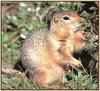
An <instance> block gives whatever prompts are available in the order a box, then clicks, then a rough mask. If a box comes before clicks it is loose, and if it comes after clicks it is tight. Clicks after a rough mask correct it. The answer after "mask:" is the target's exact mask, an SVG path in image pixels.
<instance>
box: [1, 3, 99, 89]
mask: <svg viewBox="0 0 100 91" xmlns="http://www.w3.org/2000/svg"><path fill="white" fill-rule="evenodd" d="M1 10H2V11H1V14H2V17H1V20H2V29H1V33H2V34H1V38H2V41H1V42H2V68H8V69H9V68H11V69H13V68H14V65H15V63H16V62H17V61H18V60H19V59H20V47H21V45H22V43H23V41H24V40H25V38H26V36H27V35H28V34H29V33H30V32H31V31H34V30H36V29H40V28H43V27H48V20H49V18H50V16H51V13H52V11H57V10H76V11H77V12H78V13H79V14H80V16H82V17H83V18H84V19H85V22H84V24H83V25H84V29H83V30H84V31H85V32H88V33H89V34H90V35H91V37H90V38H89V39H88V41H87V43H86V48H85V50H86V51H88V53H89V54H90V55H91V60H90V62H89V64H88V65H87V68H89V70H90V72H89V74H81V73H80V72H78V74H77V75H75V74H74V73H73V72H71V73H69V74H68V73H66V75H68V76H70V77H71V80H67V78H66V75H65V76H64V77H63V79H64V82H66V84H65V87H66V89H98V83H99V82H98V78H99V77H98V73H99V69H98V60H99V59H98V55H99V44H98V43H99V38H98V35H99V7H98V2H76V1H73V2H72V1H70V2H49V1H45V2H43V1H42V2H3V1H2V9H1ZM94 76H95V77H94ZM93 77H94V78H93ZM61 79H62V78H61ZM1 80H2V82H1V85H2V89H41V87H39V86H38V85H35V86H34V85H33V82H31V81H30V80H29V79H27V78H26V76H25V74H22V75H20V76H17V75H12V74H3V73H2V79H1Z"/></svg>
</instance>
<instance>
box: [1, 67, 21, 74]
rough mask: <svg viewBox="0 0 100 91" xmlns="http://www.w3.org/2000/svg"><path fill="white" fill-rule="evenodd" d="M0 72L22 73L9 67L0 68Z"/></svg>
mask: <svg viewBox="0 0 100 91" xmlns="http://www.w3.org/2000/svg"><path fill="white" fill-rule="evenodd" d="M1 72H2V73H4V74H10V75H22V74H23V73H21V72H20V71H17V70H15V69H11V68H1Z"/></svg>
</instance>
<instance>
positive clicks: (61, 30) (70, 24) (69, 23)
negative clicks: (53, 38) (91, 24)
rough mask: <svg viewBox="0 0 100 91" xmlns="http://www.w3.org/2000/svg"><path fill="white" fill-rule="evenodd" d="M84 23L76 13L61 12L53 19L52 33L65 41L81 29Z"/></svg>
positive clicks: (51, 24)
mask: <svg viewBox="0 0 100 91" xmlns="http://www.w3.org/2000/svg"><path fill="white" fill-rule="evenodd" d="M82 21H83V19H82V18H81V17H80V16H79V15H78V13H76V12H75V11H61V12H58V13H56V14H54V16H53V17H52V19H51V23H50V31H51V32H53V33H54V34H56V35H57V36H59V38H61V39H64V38H67V37H68V36H69V35H70V34H73V33H74V32H75V31H76V30H77V29H79V28H80V26H81V25H82Z"/></svg>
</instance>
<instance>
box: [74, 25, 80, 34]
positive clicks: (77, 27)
mask: <svg viewBox="0 0 100 91" xmlns="http://www.w3.org/2000/svg"><path fill="white" fill-rule="evenodd" d="M79 29H82V24H78V25H77V26H75V27H74V28H73V32H75V31H77V30H79Z"/></svg>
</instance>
